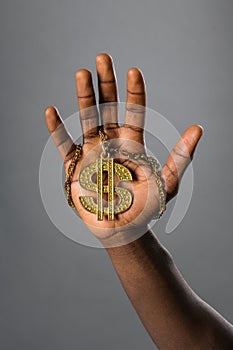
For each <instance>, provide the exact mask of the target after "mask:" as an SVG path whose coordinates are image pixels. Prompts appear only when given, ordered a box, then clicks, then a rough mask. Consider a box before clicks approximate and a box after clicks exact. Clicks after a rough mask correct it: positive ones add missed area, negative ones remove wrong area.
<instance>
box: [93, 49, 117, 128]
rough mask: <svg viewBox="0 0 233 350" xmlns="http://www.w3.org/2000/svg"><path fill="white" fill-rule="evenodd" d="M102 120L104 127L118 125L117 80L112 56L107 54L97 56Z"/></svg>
mask: <svg viewBox="0 0 233 350" xmlns="http://www.w3.org/2000/svg"><path fill="white" fill-rule="evenodd" d="M96 70H97V76H98V87H99V104H100V106H99V107H100V111H101V121H102V125H103V126H104V129H105V130H106V129H108V128H114V127H116V126H117V123H118V120H117V102H118V94H117V82H116V75H115V70H114V65H113V61H112V58H111V57H110V56H109V55H107V54H105V53H102V54H99V55H98V56H97V57H96ZM102 104H104V105H102Z"/></svg>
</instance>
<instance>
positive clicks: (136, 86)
mask: <svg viewBox="0 0 233 350" xmlns="http://www.w3.org/2000/svg"><path fill="white" fill-rule="evenodd" d="M145 106H146V88H145V82H144V78H143V75H142V73H141V71H140V70H139V69H137V68H130V69H129V71H128V74H127V99H126V117H125V126H129V127H130V128H132V129H133V130H135V131H139V132H143V128H144V123H145Z"/></svg>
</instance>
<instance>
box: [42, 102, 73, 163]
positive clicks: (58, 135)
mask: <svg viewBox="0 0 233 350" xmlns="http://www.w3.org/2000/svg"><path fill="white" fill-rule="evenodd" d="M45 118H46V123H47V127H48V130H49V132H50V134H51V136H52V138H53V141H54V143H55V145H56V147H57V149H58V151H59V153H60V154H61V157H62V159H63V161H64V162H66V161H68V160H69V159H71V158H72V157H73V154H74V150H75V144H74V142H73V140H72V138H71V136H70V135H69V133H68V132H67V131H66V129H65V126H64V123H63V121H62V119H61V117H60V115H59V112H58V110H57V109H56V108H55V107H53V106H49V107H47V108H46V110H45Z"/></svg>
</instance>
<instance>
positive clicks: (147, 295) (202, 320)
mask: <svg viewBox="0 0 233 350" xmlns="http://www.w3.org/2000/svg"><path fill="white" fill-rule="evenodd" d="M96 69H97V76H98V87H99V103H109V102H111V103H112V104H111V105H109V106H105V107H104V108H103V109H102V110H101V124H102V125H103V126H104V131H105V134H106V135H107V137H108V140H111V141H112V142H113V143H114V145H115V143H116V144H117V146H119V147H122V148H124V149H125V148H127V151H128V152H135V142H136V151H137V152H139V153H146V147H145V143H144V135H143V127H144V120H145V111H144V107H145V104H146V91H145V83H144V79H143V76H142V73H141V72H140V70H138V69H137V68H131V69H130V70H129V71H128V75H127V101H126V102H127V110H126V116H125V124H124V125H123V126H119V125H118V120H117V106H116V105H114V102H117V101H118V93H117V84H116V78H115V72H114V67H113V62H112V59H111V57H110V56H109V55H107V54H100V55H98V56H97V57H96ZM76 85H77V95H78V105H79V110H80V122H81V125H82V130H83V152H82V156H81V158H80V161H79V162H78V164H77V166H76V169H75V173H74V176H73V182H72V187H71V191H72V198H73V201H74V204H75V207H76V210H77V211H78V213H79V215H80V217H81V218H82V219H83V220H84V222H85V223H86V224H87V226H88V227H89V229H90V231H91V232H92V233H93V234H94V235H95V236H96V237H97V238H98V239H99V240H100V241H101V242H102V243H103V245H104V246H105V247H106V249H107V252H108V254H109V256H110V259H111V261H112V263H113V265H114V267H115V270H116V272H117V274H118V276H119V278H120V280H121V282H122V285H123V287H124V288H125V291H126V293H127V295H128V297H129V299H130V301H131V302H132V304H133V306H134V308H135V310H136V312H137V313H138V315H139V317H140V319H141V321H142V323H143V324H144V326H145V328H146V329H147V331H148V333H149V334H150V336H151V338H152V340H153V341H154V343H155V344H156V345H157V346H158V347H159V349H162V350H163V349H165V350H170V349H175V350H183V349H184V350H187V349H190V350H191V349H203V350H204V349H233V327H232V326H231V325H230V324H229V323H228V322H227V321H226V320H225V319H223V318H222V316H220V315H219V314H218V313H217V312H216V311H214V310H213V309H212V308H211V307H210V306H209V305H208V304H206V303H205V302H204V301H202V300H201V299H200V298H199V297H198V296H197V295H196V294H195V293H194V292H193V291H192V290H191V289H190V287H189V286H188V285H187V283H186V282H185V281H184V279H183V278H182V276H181V275H180V273H179V271H178V270H177V268H176V266H175V264H174V262H173V260H172V257H171V255H170V254H169V253H168V252H167V250H166V249H165V248H164V247H163V246H162V245H161V244H160V243H159V242H158V240H157V238H156V237H155V235H154V234H153V233H152V232H150V231H149V230H148V229H147V227H148V223H149V222H150V220H151V218H152V217H153V215H154V214H155V213H156V212H158V210H159V193H158V189H157V184H156V182H155V177H154V176H153V174H152V173H151V170H150V168H149V167H148V165H147V164H146V162H145V163H143V162H142V163H140V165H138V164H137V165H135V163H134V162H132V161H130V160H127V161H126V160H125V159H120V158H119V159H118V162H121V163H122V164H124V165H125V166H127V168H128V169H130V171H131V172H132V173H133V174H134V180H133V181H132V183H131V184H130V186H131V187H130V189H131V191H132V192H133V195H134V197H133V204H132V205H131V207H130V208H129V209H128V210H127V211H125V212H124V213H120V214H118V216H117V220H114V221H112V222H111V221H108V220H107V218H106V217H104V220H103V221H97V219H96V215H95V214H92V213H90V212H88V211H87V210H85V209H84V208H83V207H82V206H81V204H80V201H79V197H80V195H83V191H82V189H81V188H80V184H79V181H78V175H79V173H80V170H81V169H82V168H83V166H84V165H86V164H89V163H91V162H93V160H95V159H96V158H98V157H99V154H100V152H101V149H100V139H99V134H98V132H99V124H100V123H99V115H98V111H97V108H96V99H95V93H94V88H93V84H92V76H91V73H90V72H89V71H87V70H85V69H82V70H80V71H78V72H77V74H76ZM135 106H136V107H135ZM87 108H88V110H87ZM45 115H46V122H47V126H48V130H49V132H50V133H51V135H52V137H53V139H54V142H55V144H56V145H57V147H58V150H59V152H60V153H61V156H62V158H63V160H64V166H65V169H66V171H67V169H68V167H69V165H70V162H71V159H72V157H73V155H74V143H73V141H72V140H71V138H70V136H68V135H67V134H66V131H65V128H64V126H63V122H62V119H61V117H60V116H59V114H58V111H57V109H56V108H55V107H51V106H50V107H48V108H47V109H46V111H45ZM58 130H59V132H57V131H58ZM201 135H202V128H201V127H200V126H199V125H192V126H190V127H189V128H188V129H187V130H186V131H185V132H184V134H183V135H182V137H181V139H180V140H178V143H177V144H176V145H175V146H174V148H173V150H172V152H171V154H170V155H169V157H168V160H167V162H166V164H165V165H164V166H163V168H162V177H163V180H164V185H165V189H166V193H167V201H169V200H170V199H172V198H173V197H174V196H175V195H176V193H177V190H178V184H179V181H180V180H181V177H182V174H183V173H184V171H185V169H186V167H187V165H188V164H189V162H190V159H192V157H193V154H194V151H195V148H196V145H197V143H198V141H199V139H200V137H201ZM145 193H147V196H145ZM148 199H149V201H148ZM148 202H149V203H150V205H148ZM142 210H143V214H144V215H143V216H140V215H139V213H140V212H141V211H142ZM139 216H140V218H138V217H139ZM132 223H133V224H132ZM135 232H137V234H136V236H132V237H133V239H132V240H131V242H128V241H125V242H124V238H125V237H128V236H129V235H130V234H131V233H133V234H135ZM116 242H123V243H124V244H123V245H119V246H116V245H118V244H115V243H116ZM114 245H115V246H114Z"/></svg>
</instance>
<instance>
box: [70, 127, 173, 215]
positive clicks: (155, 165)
mask: <svg viewBox="0 0 233 350" xmlns="http://www.w3.org/2000/svg"><path fill="white" fill-rule="evenodd" d="M99 136H100V140H101V142H102V143H103V144H102V147H103V152H104V154H107V153H109V154H111V155H112V154H113V153H117V152H118V153H120V154H121V155H122V156H124V157H128V158H129V159H132V160H139V159H141V160H145V161H146V162H147V163H148V164H149V166H150V168H151V170H152V172H153V174H154V175H155V180H156V184H157V186H158V191H159V201H160V208H159V212H158V214H157V215H156V216H155V217H154V219H159V218H160V217H161V216H162V214H163V213H164V211H165V210H166V191H165V188H164V184H163V180H162V177H161V170H160V165H159V162H158V160H157V159H155V158H153V157H148V156H147V155H145V154H143V153H129V152H127V151H125V150H121V149H119V148H109V145H110V143H109V142H108V141H106V140H107V136H106V134H105V133H104V131H103V129H102V128H100V130H99ZM81 153H82V146H81V145H76V149H75V153H74V157H73V159H72V161H71V163H70V165H69V168H68V171H67V173H66V180H65V184H64V188H65V191H66V195H67V201H68V204H69V205H70V206H71V207H72V208H75V205H74V202H73V200H72V196H71V182H72V176H73V173H74V170H75V167H76V164H77V161H78V159H79V158H80V156H81Z"/></svg>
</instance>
